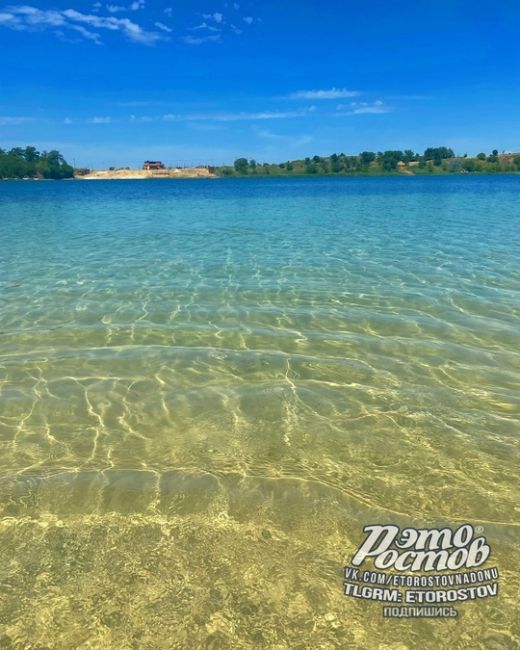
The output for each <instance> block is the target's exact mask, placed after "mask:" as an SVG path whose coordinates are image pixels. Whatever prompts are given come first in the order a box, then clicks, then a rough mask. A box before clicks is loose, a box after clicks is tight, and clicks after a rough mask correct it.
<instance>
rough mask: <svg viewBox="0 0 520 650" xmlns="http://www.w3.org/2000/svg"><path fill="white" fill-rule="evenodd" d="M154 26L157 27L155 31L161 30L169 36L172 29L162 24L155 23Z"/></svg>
mask: <svg viewBox="0 0 520 650" xmlns="http://www.w3.org/2000/svg"><path fill="white" fill-rule="evenodd" d="M154 25H155V27H157V29H162V31H163V32H167V33H168V34H171V33H172V32H173V29H172V28H171V27H168V25H165V24H164V23H160V22H156V23H154Z"/></svg>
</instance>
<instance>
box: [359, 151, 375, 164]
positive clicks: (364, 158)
mask: <svg viewBox="0 0 520 650" xmlns="http://www.w3.org/2000/svg"><path fill="white" fill-rule="evenodd" d="M359 158H360V160H361V164H362V165H363V167H368V166H369V165H370V163H373V162H374V160H375V159H376V154H375V153H374V152H373V151H362V152H361V153H360V154H359Z"/></svg>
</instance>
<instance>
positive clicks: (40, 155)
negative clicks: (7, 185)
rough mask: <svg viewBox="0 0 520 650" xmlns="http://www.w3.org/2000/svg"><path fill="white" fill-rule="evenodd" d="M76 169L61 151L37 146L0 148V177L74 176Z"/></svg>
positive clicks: (58, 177)
mask: <svg viewBox="0 0 520 650" xmlns="http://www.w3.org/2000/svg"><path fill="white" fill-rule="evenodd" d="M73 176H74V169H73V168H72V167H71V165H69V164H68V163H67V162H66V160H65V158H64V157H63V156H62V154H61V153H60V152H59V151H56V150H52V151H42V152H40V151H38V150H37V149H36V147H25V148H23V147H14V148H13V149H10V150H9V151H4V150H3V149H0V178H52V179H60V178H73Z"/></svg>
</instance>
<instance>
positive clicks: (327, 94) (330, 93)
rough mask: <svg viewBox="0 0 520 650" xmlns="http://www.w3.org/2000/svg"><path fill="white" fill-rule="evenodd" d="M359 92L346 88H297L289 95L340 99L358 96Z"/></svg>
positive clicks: (293, 97)
mask: <svg viewBox="0 0 520 650" xmlns="http://www.w3.org/2000/svg"><path fill="white" fill-rule="evenodd" d="M360 94H361V93H360V92H359V91H357V90H347V89H346V88H330V89H328V90H298V92H295V93H293V94H292V95H289V97H290V98H291V99H342V98H346V97H358V96H359V95H360Z"/></svg>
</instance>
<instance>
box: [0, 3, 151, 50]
mask: <svg viewBox="0 0 520 650" xmlns="http://www.w3.org/2000/svg"><path fill="white" fill-rule="evenodd" d="M0 15H2V16H4V20H1V21H0V25H3V26H5V27H10V28H11V29H17V30H20V31H22V30H31V29H50V28H56V27H63V28H67V29H71V30H73V31H76V32H77V33H79V34H81V35H82V36H83V37H84V38H86V39H89V40H92V41H94V42H96V43H99V42H100V38H101V37H100V35H99V34H98V33H97V32H93V31H89V30H87V29H86V28H85V27H84V26H83V25H88V26H89V27H93V28H95V29H105V30H109V31H113V32H121V33H122V34H123V35H124V36H126V37H127V38H128V39H130V40H132V41H134V42H136V43H144V44H147V45H151V44H153V43H155V42H156V41H158V40H159V39H160V38H161V36H160V35H159V34H157V33H156V32H149V31H147V30H145V29H143V28H142V27H141V26H140V25H138V24H137V23H135V22H132V21H131V20H129V19H128V18H115V17H113V16H97V15H94V14H84V13H81V12H79V11H76V10H75V9H65V10H62V11H54V10H41V9H37V8H36V7H31V6H27V5H21V6H13V7H9V8H8V9H7V10H6V13H2V14H0ZM7 17H9V18H7ZM78 23H79V25H78Z"/></svg>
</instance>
